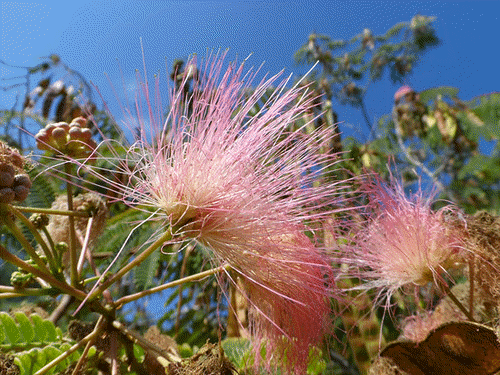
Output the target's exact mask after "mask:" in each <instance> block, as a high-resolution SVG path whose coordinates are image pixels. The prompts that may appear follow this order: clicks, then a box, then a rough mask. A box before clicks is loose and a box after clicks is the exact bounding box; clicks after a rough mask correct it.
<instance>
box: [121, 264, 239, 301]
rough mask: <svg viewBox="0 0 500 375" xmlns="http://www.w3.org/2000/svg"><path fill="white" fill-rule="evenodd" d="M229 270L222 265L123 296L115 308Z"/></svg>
mask: <svg viewBox="0 0 500 375" xmlns="http://www.w3.org/2000/svg"><path fill="white" fill-rule="evenodd" d="M230 268H231V266H230V265H229V264H224V265H222V266H220V267H216V268H212V269H210V270H208V271H203V272H200V273H197V274H195V275H191V276H186V277H184V278H182V279H178V280H175V281H172V282H169V283H166V284H163V285H159V286H157V287H154V288H151V289H148V290H144V291H142V292H139V293H135V294H131V295H129V296H125V297H122V298H120V299H119V300H117V301H116V306H117V307H121V306H122V305H124V304H126V303H129V302H132V301H135V300H137V299H139V298H142V297H145V296H149V295H150V294H153V293H157V292H161V291H162V290H165V289H169V288H173V287H175V286H178V285H182V284H185V283H189V282H193V281H198V280H201V279H204V278H205V277H207V276H210V275H214V274H216V273H219V272H221V271H226V270H229V269H230Z"/></svg>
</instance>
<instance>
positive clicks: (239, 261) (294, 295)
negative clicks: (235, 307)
mask: <svg viewBox="0 0 500 375" xmlns="http://www.w3.org/2000/svg"><path fill="white" fill-rule="evenodd" d="M224 57H225V54H223V55H222V56H220V57H219V56H211V57H209V58H207V60H206V61H205V64H204V66H203V69H199V68H194V67H196V66H197V62H196V59H192V60H190V61H189V62H188V65H187V66H188V67H189V69H186V71H188V70H189V71H193V69H195V71H196V74H194V77H195V78H194V79H193V82H189V81H188V80H187V79H183V80H182V82H181V83H180V84H179V85H178V86H177V87H176V88H175V89H173V90H172V91H171V92H170V103H169V111H168V112H167V115H166V116H165V117H163V116H162V108H163V107H162V104H161V97H160V94H159V90H158V87H159V81H158V79H157V80H156V81H155V90H154V96H153V98H154V99H152V98H151V96H150V95H151V93H150V87H149V84H148V81H147V78H146V79H145V80H144V81H142V80H141V79H140V78H139V82H138V84H139V88H140V90H138V92H137V96H136V106H135V112H136V115H135V116H133V115H132V111H130V110H129V109H127V108H125V115H126V116H127V118H128V120H127V121H126V125H127V126H128V127H129V128H130V129H132V130H134V131H135V133H137V134H138V139H137V140H136V142H135V143H134V144H132V145H131V146H130V148H129V149H128V152H127V156H126V158H123V157H120V156H119V155H118V153H115V155H116V159H115V160H114V166H113V168H111V170H115V171H117V172H120V173H122V174H124V175H126V176H128V177H127V183H122V182H117V181H115V180H112V179H110V178H107V177H106V176H105V174H101V173H100V171H99V170H98V169H96V168H92V167H89V168H90V173H94V174H96V175H97V176H99V177H100V178H101V179H103V180H105V182H106V183H107V184H108V186H110V187H111V188H110V189H111V190H113V191H114V192H115V193H117V194H118V195H119V196H121V197H122V198H121V200H122V201H123V202H124V203H125V204H128V205H130V206H132V207H135V208H137V209H145V210H147V212H149V213H151V212H153V214H151V215H150V219H156V220H158V221H160V222H161V223H163V224H164V225H165V226H166V227H167V230H168V231H170V232H171V233H172V238H171V240H168V241H167V242H166V243H174V242H182V241H185V240H194V241H197V242H198V243H199V244H201V245H203V247H204V248H206V249H207V253H208V254H209V256H210V258H211V260H212V261H213V262H214V263H215V264H229V265H230V266H231V268H232V269H233V270H235V271H236V272H237V274H238V275H239V276H240V277H241V278H243V280H244V285H245V288H246V290H243V291H242V292H243V294H244V295H245V296H246V298H247V299H248V302H249V305H250V306H251V308H250V320H251V322H250V328H251V333H252V334H253V337H254V338H255V342H256V345H255V346H254V348H255V353H256V356H255V357H256V364H257V365H258V364H259V362H260V361H259V359H260V346H261V344H262V345H265V347H266V352H267V353H268V355H267V359H266V360H267V361H268V362H267V363H266V365H267V366H269V363H270V362H269V361H274V362H275V363H279V364H280V366H282V371H284V372H285V373H297V374H299V373H300V374H303V373H305V369H306V367H307V361H308V353H309V348H310V346H311V345H319V344H321V341H322V338H323V336H324V335H325V334H326V333H328V328H329V324H328V321H329V314H330V302H329V300H328V297H332V296H335V295H336V293H337V291H336V290H335V288H334V287H333V278H332V275H331V273H332V270H331V267H330V264H329V263H330V261H329V260H328V258H327V257H326V255H325V254H324V253H322V252H321V251H320V250H319V249H318V247H317V246H315V244H314V241H313V240H311V239H309V237H307V236H306V235H305V234H304V232H305V231H306V229H307V228H306V227H305V223H307V224H310V223H315V222H318V223H319V221H320V220H321V219H322V218H324V217H327V216H328V215H331V214H332V213H333V212H335V211H336V210H340V211H341V210H343V208H335V209H332V208H331V207H333V205H336V206H335V207H341V206H342V201H343V199H344V198H343V191H344V190H345V189H346V188H348V183H347V182H346V181H338V182H330V183H328V184H317V183H316V182H317V181H318V178H319V177H320V176H321V175H322V173H323V171H325V170H326V169H328V168H331V167H332V166H333V165H334V164H335V162H336V160H337V159H338V155H334V154H328V153H323V152H321V150H324V146H325V144H327V143H328V142H330V140H331V139H330V137H331V136H332V134H333V133H332V131H331V129H323V130H317V131H315V132H314V133H313V134H310V135H306V134H305V132H304V131H303V130H302V129H298V130H292V128H291V125H292V124H293V123H295V122H298V121H300V120H302V119H303V118H304V117H305V114H306V113H307V112H308V111H310V110H311V108H312V107H313V106H314V100H315V97H314V96H312V95H311V94H309V93H308V91H307V88H306V87H299V86H298V85H296V86H294V87H292V88H291V89H285V85H286V84H287V82H288V80H286V79H285V80H283V81H280V82H278V83H277V86H276V87H275V88H273V87H272V86H271V85H273V84H275V83H276V82H277V79H278V76H279V75H276V76H273V77H271V78H264V79H263V80H262V81H261V82H260V83H259V84H257V85H256V86H255V87H254V89H253V91H250V92H251V93H250V94H248V92H249V89H250V87H251V84H252V81H253V80H254V79H255V75H256V72H252V71H250V72H247V73H244V72H243V64H241V65H240V66H237V65H236V64H235V63H232V64H229V66H228V67H227V69H226V70H224V69H223V63H224ZM200 72H201V73H200ZM188 84H191V85H192V94H189V93H188V90H187V88H188ZM271 89H273V90H271ZM270 92H271V93H270ZM264 94H265V95H264ZM257 104H259V106H257ZM256 108H260V109H257V110H256ZM306 125H309V124H308V123H305V124H303V126H306ZM114 144H115V142H114V141H113V140H105V141H104V142H103V143H102V144H101V145H100V147H104V146H111V147H114V146H113V145H114ZM96 152H97V153H99V152H100V151H99V149H98V150H97V151H96ZM228 277H229V275H228ZM285 357H286V358H285ZM283 358H285V360H283Z"/></svg>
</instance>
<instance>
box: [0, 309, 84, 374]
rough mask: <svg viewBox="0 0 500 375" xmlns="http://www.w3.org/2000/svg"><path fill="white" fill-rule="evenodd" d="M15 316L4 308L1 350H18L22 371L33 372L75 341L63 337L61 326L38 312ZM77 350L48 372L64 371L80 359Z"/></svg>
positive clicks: (0, 322)
mask: <svg viewBox="0 0 500 375" xmlns="http://www.w3.org/2000/svg"><path fill="white" fill-rule="evenodd" d="M14 316H15V319H14V318H13V317H11V316H10V315H9V314H7V313H5V312H0V351H1V352H4V353H15V359H14V362H15V364H16V365H17V366H19V369H20V373H21V375H31V374H34V373H35V372H36V371H37V370H39V369H40V368H42V367H43V366H45V365H46V364H48V363H49V362H50V361H52V360H53V359H55V358H57V357H59V356H60V355H61V354H63V353H64V352H65V351H67V350H68V349H69V348H70V346H71V344H70V343H69V342H67V340H66V339H64V338H63V337H62V332H61V330H60V329H59V328H58V327H56V326H55V325H54V323H52V322H51V321H49V320H45V319H42V318H41V317H40V316H39V315H37V314H32V315H30V316H29V317H28V316H26V315H25V314H24V313H21V312H17V313H15V314H14ZM79 356H80V354H79V352H78V351H76V352H74V353H73V354H71V355H70V356H69V357H68V358H65V359H64V360H63V361H61V362H60V363H59V364H58V365H57V366H54V367H53V368H52V369H51V370H50V371H49V372H48V374H53V373H55V372H57V371H63V370H64V369H66V368H67V367H68V366H69V364H71V363H72V362H74V361H76V360H78V359H79Z"/></svg>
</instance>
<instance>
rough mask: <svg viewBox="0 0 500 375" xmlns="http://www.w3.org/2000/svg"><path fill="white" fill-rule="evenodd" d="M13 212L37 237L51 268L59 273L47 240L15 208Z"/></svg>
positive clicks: (12, 208)
mask: <svg viewBox="0 0 500 375" xmlns="http://www.w3.org/2000/svg"><path fill="white" fill-rule="evenodd" d="M11 212H12V213H13V214H14V215H15V216H16V217H17V218H18V219H19V220H20V221H22V223H23V224H24V226H25V227H26V228H28V229H29V231H30V232H31V233H32V234H33V237H35V240H36V242H37V243H38V244H39V245H40V246H41V247H42V250H43V252H44V254H45V256H46V257H47V261H48V262H49V264H50V267H51V268H52V270H54V271H56V272H57V269H58V267H57V265H56V263H55V259H54V255H53V254H52V251H51V250H50V249H49V247H48V246H47V243H46V242H45V240H44V239H43V238H42V236H41V235H40V232H38V230H37V229H36V228H35V226H34V225H33V224H32V223H31V221H29V219H28V218H27V217H26V216H24V215H23V214H22V212H20V211H19V210H17V209H16V208H14V207H11Z"/></svg>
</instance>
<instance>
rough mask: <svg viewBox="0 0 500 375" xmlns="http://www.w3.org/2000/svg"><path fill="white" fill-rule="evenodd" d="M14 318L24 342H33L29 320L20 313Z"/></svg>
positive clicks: (32, 332)
mask: <svg viewBox="0 0 500 375" xmlns="http://www.w3.org/2000/svg"><path fill="white" fill-rule="evenodd" d="M15 317H16V320H17V322H18V323H19V330H20V331H21V334H22V335H23V338H24V342H25V343H27V344H29V343H31V342H33V340H34V339H35V330H34V329H33V325H32V324H31V322H30V320H29V318H28V317H27V316H26V315H25V314H23V313H21V312H17V313H16V314H15Z"/></svg>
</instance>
